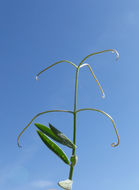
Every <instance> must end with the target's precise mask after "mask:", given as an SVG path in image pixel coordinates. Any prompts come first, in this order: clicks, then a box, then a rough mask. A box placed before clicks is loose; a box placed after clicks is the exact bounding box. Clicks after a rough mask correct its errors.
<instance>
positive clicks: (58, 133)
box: [49, 123, 76, 148]
mask: <svg viewBox="0 0 139 190" xmlns="http://www.w3.org/2000/svg"><path fill="white" fill-rule="evenodd" d="M49 127H50V129H51V130H52V132H53V133H54V134H55V135H56V136H57V137H58V138H59V139H60V140H61V144H63V145H65V146H68V147H69V148H76V145H75V144H73V143H72V142H71V141H70V140H69V139H68V138H67V137H66V136H65V135H64V134H63V133H62V132H61V131H59V130H58V129H56V128H55V127H54V126H53V125H51V124H50V123H49Z"/></svg>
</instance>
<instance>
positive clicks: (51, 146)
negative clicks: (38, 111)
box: [37, 130, 70, 165]
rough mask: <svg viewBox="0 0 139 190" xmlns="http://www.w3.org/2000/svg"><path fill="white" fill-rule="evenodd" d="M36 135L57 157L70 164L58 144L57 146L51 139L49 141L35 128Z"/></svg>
mask: <svg viewBox="0 0 139 190" xmlns="http://www.w3.org/2000/svg"><path fill="white" fill-rule="evenodd" d="M37 133H38V135H39V136H40V138H41V140H42V141H43V142H44V144H45V145H46V146H47V147H48V148H49V149H50V150H52V151H53V152H54V153H55V154H56V155H57V156H58V157H59V158H61V159H62V160H63V161H64V162H65V163H66V164H68V165H70V162H69V160H68V158H67V156H66V154H65V153H64V152H63V150H61V148H60V147H59V146H57V145H56V144H55V143H54V142H53V141H51V140H50V139H49V138H48V137H47V136H46V135H44V134H43V133H42V132H41V131H38V130H37Z"/></svg>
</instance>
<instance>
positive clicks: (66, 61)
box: [36, 60, 77, 80]
mask: <svg viewBox="0 0 139 190" xmlns="http://www.w3.org/2000/svg"><path fill="white" fill-rule="evenodd" d="M63 62H65V63H69V64H71V65H73V66H74V67H75V68H77V65H75V64H74V63H72V62H70V61H67V60H61V61H58V62H56V63H53V64H52V65H50V66H49V67H46V68H45V69H43V70H42V71H40V72H39V73H38V74H37V75H36V80H38V76H39V75H40V74H42V73H43V72H44V71H46V70H48V69H50V68H51V67H53V66H55V65H57V64H59V63H63Z"/></svg>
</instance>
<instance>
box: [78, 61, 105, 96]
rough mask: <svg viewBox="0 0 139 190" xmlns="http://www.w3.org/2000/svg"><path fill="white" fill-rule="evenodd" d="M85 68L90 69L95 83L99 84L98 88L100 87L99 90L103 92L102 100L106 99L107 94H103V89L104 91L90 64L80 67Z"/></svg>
mask: <svg viewBox="0 0 139 190" xmlns="http://www.w3.org/2000/svg"><path fill="white" fill-rule="evenodd" d="M84 66H87V67H88V68H89V69H90V71H91V73H92V75H93V77H94V79H95V81H96V82H97V84H98V86H99V88H100V90H101V92H102V98H105V94H104V92H103V89H102V87H101V85H100V83H99V81H98V79H97V78H96V76H95V74H94V72H93V70H92V68H91V67H90V65H89V64H88V63H85V64H82V65H80V68H81V67H84Z"/></svg>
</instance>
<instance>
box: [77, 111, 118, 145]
mask: <svg viewBox="0 0 139 190" xmlns="http://www.w3.org/2000/svg"><path fill="white" fill-rule="evenodd" d="M87 110H90V111H97V112H100V113H102V114H104V115H105V116H106V117H108V118H109V119H110V120H111V122H112V124H113V127H114V130H115V133H116V136H117V140H118V142H117V143H115V142H114V143H112V144H111V146H112V147H116V146H118V145H119V143H120V138H119V135H118V132H117V128H116V125H115V123H114V120H113V119H112V117H111V116H110V115H108V114H107V113H106V112H104V111H102V110H99V109H93V108H84V109H79V110H77V111H76V113H77V112H80V111H87Z"/></svg>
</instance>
